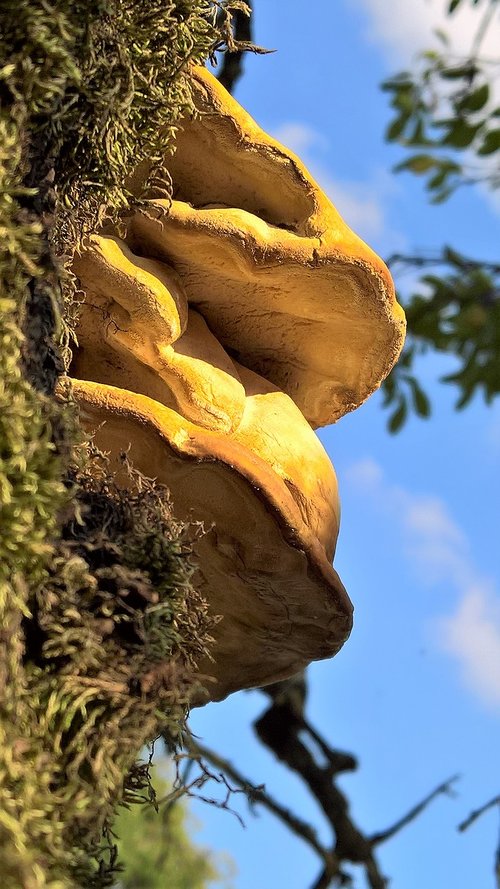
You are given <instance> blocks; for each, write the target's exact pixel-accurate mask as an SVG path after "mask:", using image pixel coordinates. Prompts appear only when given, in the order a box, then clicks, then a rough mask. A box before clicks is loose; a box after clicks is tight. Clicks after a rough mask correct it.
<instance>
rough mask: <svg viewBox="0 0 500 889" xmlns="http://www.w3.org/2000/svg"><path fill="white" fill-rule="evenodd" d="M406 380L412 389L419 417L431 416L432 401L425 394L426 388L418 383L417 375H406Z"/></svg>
mask: <svg viewBox="0 0 500 889" xmlns="http://www.w3.org/2000/svg"><path fill="white" fill-rule="evenodd" d="M405 380H406V381H407V383H408V385H409V386H410V389H411V394H412V400H413V407H414V408H415V413H416V414H417V415H418V416H419V417H429V416H430V413H431V403H430V401H429V399H428V397H427V395H426V394H425V392H424V390H423V389H422V388H421V386H420V385H419V384H418V382H417V380H416V379H415V377H409V376H405Z"/></svg>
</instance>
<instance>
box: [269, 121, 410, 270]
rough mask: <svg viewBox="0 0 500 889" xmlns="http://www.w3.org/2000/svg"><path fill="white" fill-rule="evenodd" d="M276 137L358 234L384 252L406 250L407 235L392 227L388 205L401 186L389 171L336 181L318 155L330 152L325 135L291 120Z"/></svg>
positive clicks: (284, 124)
mask: <svg viewBox="0 0 500 889" xmlns="http://www.w3.org/2000/svg"><path fill="white" fill-rule="evenodd" d="M273 136H274V138H275V139H278V141H279V142H281V143H282V144H283V145H285V146H286V147H287V148H290V149H291V150H292V151H294V152H295V154H297V155H298V156H299V157H300V159H301V160H302V162H303V163H304V164H305V165H306V167H307V168H308V170H309V172H310V173H311V175H312V176H313V177H314V179H316V181H317V182H318V184H319V185H320V186H321V188H322V189H323V191H324V192H325V194H326V195H327V196H328V197H329V198H330V200H331V201H332V203H333V204H334V206H335V207H336V208H337V210H338V211H339V213H340V215H341V216H342V217H343V219H345V221H346V223H347V224H348V225H349V226H350V228H352V229H353V230H354V231H355V232H356V234H358V235H359V236H360V237H361V238H364V239H366V240H368V241H373V240H376V245H375V249H377V250H378V251H380V252H383V253H392V252H398V251H403V250H404V249H405V248H406V247H407V242H406V239H405V238H404V236H403V235H402V234H401V233H400V232H399V231H394V230H393V229H391V227H390V226H389V224H388V222H387V219H386V215H385V210H384V205H385V204H386V203H387V200H388V198H390V197H391V196H392V195H393V194H394V193H395V192H397V191H398V190H399V187H400V186H399V185H398V183H397V182H396V181H395V179H394V177H393V176H391V175H390V174H389V173H388V172H387V171H384V170H377V171H375V173H374V175H373V177H372V179H371V180H369V181H364V182H352V181H343V180H339V179H336V178H335V177H334V176H332V174H331V173H330V171H329V169H328V167H327V165H326V163H325V161H324V160H323V159H318V155H319V156H320V157H321V155H322V154H325V152H326V151H327V150H328V147H329V143H328V140H327V139H326V138H325V136H324V135H323V134H322V133H319V132H318V131H317V130H315V129H313V128H312V127H310V126H309V125H308V124H305V123H303V122H300V121H288V122H285V123H283V124H282V125H281V126H279V127H278V128H277V129H275V130H274V131H273Z"/></svg>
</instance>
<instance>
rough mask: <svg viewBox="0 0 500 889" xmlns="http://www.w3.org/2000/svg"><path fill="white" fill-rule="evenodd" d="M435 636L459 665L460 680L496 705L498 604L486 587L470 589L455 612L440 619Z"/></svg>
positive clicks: (499, 697) (499, 694)
mask: <svg viewBox="0 0 500 889" xmlns="http://www.w3.org/2000/svg"><path fill="white" fill-rule="evenodd" d="M438 630H439V636H440V639H441V642H442V645H443V647H444V649H445V650H446V651H448V652H449V653H450V654H452V655H453V656H454V657H455V658H457V660H458V661H459V663H460V667H461V672H462V677H463V680H464V682H465V684H466V685H468V686H469V688H470V689H471V690H472V691H473V692H479V694H480V695H481V697H482V698H483V700H484V701H485V702H486V703H488V704H491V705H493V706H496V707H499V706H500V601H499V599H498V597H496V596H495V594H494V591H492V590H491V589H490V588H489V587H488V586H481V585H477V586H473V587H471V588H470V590H469V591H468V592H467V593H465V594H464V596H463V597H462V599H461V601H460V603H459V605H458V608H457V610H456V612H455V613H454V614H453V615H451V616H450V617H445V618H442V620H441V621H440V622H439V626H438Z"/></svg>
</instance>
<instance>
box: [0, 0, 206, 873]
mask: <svg viewBox="0 0 500 889" xmlns="http://www.w3.org/2000/svg"><path fill="white" fill-rule="evenodd" d="M218 5H219V4H217V3H212V2H209V0H177V2H174V0H137V2H136V0H134V2H132V0H57V2H52V3H50V2H49V0H15V2H13V0H6V2H4V3H2V4H1V6H0V66H1V67H0V100H1V105H0V107H1V111H0V235H1V238H0V245H1V246H0V250H1V253H0V529H1V532H0V625H1V628H2V629H1V635H0V861H1V862H2V864H1V877H2V886H3V887H5V889H66V887H72V886H74V887H76V886H78V887H90V886H92V887H101V886H102V887H103V886H107V885H110V884H111V882H112V872H113V868H114V864H115V862H114V852H113V843H112V841H111V839H110V833H109V824H110V823H111V820H112V818H113V814H114V811H115V809H116V806H117V805H118V803H119V802H120V800H121V799H123V798H125V799H128V800H131V799H133V798H134V797H135V795H136V794H137V792H138V791H140V789H141V788H142V787H143V786H144V784H145V783H147V774H146V773H145V772H144V770H143V769H141V767H139V766H137V764H136V763H135V759H136V756H137V755H138V753H139V751H140V749H141V747H142V746H143V744H144V743H145V742H146V741H148V740H149V739H151V738H152V737H154V736H155V734H157V733H159V732H160V731H161V732H166V733H167V734H170V735H171V736H174V735H175V733H176V732H178V731H179V729H180V727H181V726H182V721H183V717H184V715H185V712H186V709H187V706H188V702H189V698H190V695H191V694H192V691H193V679H192V668H193V665H194V664H195V663H196V661H197V659H198V658H199V656H200V655H201V653H202V652H204V651H205V649H206V646H207V644H208V643H209V641H210V638H209V629H210V628H209V623H208V620H207V615H206V609H205V606H204V603H203V602H202V600H201V599H200V597H199V596H198V595H197V594H196V592H195V591H194V590H193V588H192V586H191V573H192V565H191V562H190V556H189V552H190V548H189V541H188V540H187V538H186V532H185V530H184V529H182V528H180V527H179V526H178V525H177V524H176V523H175V521H174V519H173V517H172V515H171V513H170V508H169V505H168V500H167V498H166V496H165V492H164V491H161V490H156V489H155V487H154V486H153V485H151V484H149V483H148V482H147V481H146V480H144V479H139V477H138V476H134V475H133V473H132V475H131V478H130V485H131V486H132V489H133V493H132V494H130V493H129V494H127V495H126V496H124V495H123V494H122V493H121V492H120V490H119V488H117V487H116V486H115V484H114V482H113V480H112V479H110V478H108V476H107V471H106V467H105V465H104V464H103V463H102V460H101V459H100V458H99V457H98V456H97V455H95V454H92V452H91V451H89V450H88V449H85V448H83V446H82V443H81V439H80V438H79V435H78V432H77V423H76V419H75V414H74V410H73V407H72V405H71V401H70V399H68V398H67V397H65V398H62V399H61V400H60V402H59V403H57V402H56V400H55V396H54V391H55V384H56V380H57V376H58V374H59V372H60V368H61V366H62V365H61V354H62V357H63V358H64V357H65V355H66V356H67V354H68V349H69V331H68V325H69V326H70V320H68V313H67V309H65V308H64V306H65V304H66V306H71V304H72V299H73V287H74V285H73V279H72V276H71V274H70V273H69V272H68V270H67V268H68V262H69V259H70V257H71V253H72V251H73V249H74V248H75V245H76V244H77V242H78V240H79V239H80V238H81V237H82V236H83V235H84V233H85V232H86V231H87V230H89V229H92V228H94V226H95V225H96V224H97V223H98V222H99V220H102V219H103V218H105V217H106V216H116V214H117V213H119V212H120V211H122V210H124V209H126V208H127V206H128V200H129V195H128V194H127V191H126V188H125V187H124V182H125V180H126V175H127V173H128V172H129V171H130V169H131V168H132V167H133V166H134V165H135V164H136V163H137V162H139V161H140V160H141V159H142V158H144V157H146V156H147V157H150V158H153V159H154V160H158V161H159V159H160V157H161V156H162V155H163V154H164V152H165V150H167V149H168V148H170V147H171V146H172V144H173V142H172V140H173V137H174V134H175V126H176V122H177V121H178V119H179V117H180V116H181V114H182V113H184V112H185V111H186V109H189V108H190V107H191V95H190V86H189V64H190V63H191V62H201V61H204V60H205V59H206V58H207V56H209V55H210V53H211V52H212V51H213V49H214V47H215V46H216V45H217V44H218V43H220V41H221V40H222V36H221V33H220V31H219V29H218V28H217V27H216V25H215V14H216V11H217V8H218ZM152 175H153V177H154V178H155V186H156V187H158V186H160V187H162V188H164V189H166V191H167V193H168V190H169V183H168V181H159V179H160V180H161V175H162V174H161V171H160V170H159V169H154V170H153V174H152ZM82 448H83V450H82ZM79 449H80V450H82V456H80V457H79V459H78V461H77V460H76V454H77V452H78V450H79ZM77 463H78V465H77Z"/></svg>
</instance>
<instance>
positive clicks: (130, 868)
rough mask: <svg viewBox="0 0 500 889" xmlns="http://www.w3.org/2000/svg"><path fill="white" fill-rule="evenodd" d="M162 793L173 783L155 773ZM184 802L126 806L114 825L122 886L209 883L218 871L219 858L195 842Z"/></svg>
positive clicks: (158, 888)
mask: <svg viewBox="0 0 500 889" xmlns="http://www.w3.org/2000/svg"><path fill="white" fill-rule="evenodd" d="M155 790H156V794H157V796H158V797H164V796H166V795H167V793H168V791H169V790H170V787H169V785H168V783H167V782H166V781H165V780H158V778H155ZM189 827H190V825H189V823H188V813H187V810H186V807H185V805H184V803H183V802H182V801H180V800H178V801H177V802H176V803H175V804H173V805H172V804H170V805H169V804H161V805H158V804H157V802H156V799H155V800H153V801H145V802H144V803H143V805H141V806H133V807H132V808H127V809H122V810H121V812H120V814H119V816H118V819H117V820H116V822H115V824H114V825H113V833H114V834H115V835H116V837H117V840H116V842H117V846H118V856H119V860H120V861H121V862H122V865H123V871H122V872H121V873H120V874H119V884H118V885H119V887H120V889H164V887H166V886H168V889H205V887H207V885H208V884H212V885H213V881H214V880H217V879H218V878H219V876H220V871H219V867H218V865H219V861H218V860H216V859H214V858H213V855H212V854H211V853H210V852H209V850H207V849H203V848H200V847H198V846H196V845H195V844H194V843H193V841H192V840H191V839H190V838H189V836H188V833H187V830H188V829H189Z"/></svg>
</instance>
